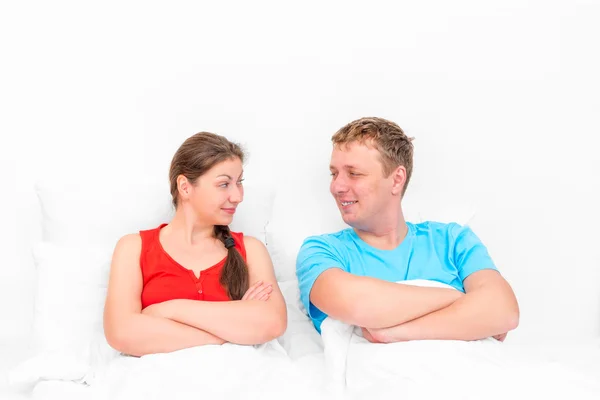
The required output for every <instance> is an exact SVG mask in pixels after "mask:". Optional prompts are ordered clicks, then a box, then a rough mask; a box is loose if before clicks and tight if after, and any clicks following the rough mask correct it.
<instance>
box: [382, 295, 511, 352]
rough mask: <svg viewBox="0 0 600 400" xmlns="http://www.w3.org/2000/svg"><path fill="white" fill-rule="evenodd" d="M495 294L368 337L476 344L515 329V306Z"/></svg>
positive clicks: (469, 299) (460, 302) (465, 298)
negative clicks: (463, 341) (462, 341)
mask: <svg viewBox="0 0 600 400" xmlns="http://www.w3.org/2000/svg"><path fill="white" fill-rule="evenodd" d="M499 290H501V289H496V290H489V289H487V290H477V291H473V292H471V293H468V294H467V295H465V296H463V297H462V298H460V299H458V300H457V301H456V302H454V303H452V304H451V305H450V306H448V307H445V308H443V309H441V310H439V311H435V312H432V313H430V314H427V315H425V316H423V317H420V318H417V319H414V320H412V321H409V322H406V323H404V324H400V325H397V326H393V327H390V328H386V329H380V330H373V332H371V334H372V335H373V336H374V338H375V339H376V340H378V341H381V342H388V343H389V342H399V341H408V340H478V339H483V338H486V337H491V336H494V335H498V334H502V333H506V332H509V331H511V330H513V329H515V328H516V326H517V325H518V318H519V316H518V314H519V313H518V306H517V305H516V303H514V304H513V302H512V301H510V299H507V298H506V296H503V295H502V293H499Z"/></svg>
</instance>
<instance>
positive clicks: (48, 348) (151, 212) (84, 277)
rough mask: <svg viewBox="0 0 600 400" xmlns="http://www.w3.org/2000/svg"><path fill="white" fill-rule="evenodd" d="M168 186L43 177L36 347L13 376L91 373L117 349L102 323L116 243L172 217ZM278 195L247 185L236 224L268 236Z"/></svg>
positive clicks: (26, 379) (24, 379)
mask: <svg viewBox="0 0 600 400" xmlns="http://www.w3.org/2000/svg"><path fill="white" fill-rule="evenodd" d="M82 182H83V181H82ZM168 189H169V188H168V185H166V184H164V185H161V184H157V183H156V182H153V181H149V180H145V181H142V180H137V181H135V182H132V183H131V184H125V183H124V182H119V181H116V182H115V181H110V180H106V181H105V182H97V181H93V183H91V182H90V181H85V182H83V183H75V184H73V185H71V184H68V183H66V182H62V183H61V182H53V183H51V182H49V181H45V182H39V183H38V184H37V185H36V191H37V194H38V198H39V200H40V205H41V210H42V232H43V241H42V242H41V243H39V244H38V245H37V246H36V247H35V249H34V258H35V264H36V274H37V285H36V291H35V311H34V327H33V328H34V329H33V350H34V355H33V356H32V357H31V358H30V359H28V360H26V361H25V362H24V363H22V364H21V365H20V366H19V367H17V368H16V369H15V371H13V375H12V379H13V383H33V382H35V381H36V380H39V379H63V380H86V381H89V380H90V379H91V376H92V377H93V373H94V368H95V366H96V367H97V366H98V364H99V363H101V362H103V360H108V359H110V358H111V357H113V356H115V355H116V352H115V351H114V350H112V349H111V348H110V347H109V346H108V344H107V343H106V340H105V338H104V333H103V326H102V314H103V308H104V300H105V296H106V290H107V284H108V275H109V270H110V262H111V258H112V253H113V250H114V246H115V244H116V242H117V241H118V239H119V238H120V237H121V236H123V235H125V234H128V233H135V232H138V231H140V230H142V229H151V228H155V227H157V226H158V225H159V224H160V223H163V222H169V221H170V218H171V217H172V214H173V208H172V206H171V198H170V194H169V190H168ZM272 202H273V189H272V188H271V187H269V186H267V185H257V184H255V185H246V190H245V196H244V201H243V202H242V203H241V204H240V206H239V209H238V212H237V213H236V215H235V217H234V221H233V223H232V224H231V229H232V230H234V231H241V232H244V234H246V235H250V236H255V237H256V238H258V239H259V240H261V241H263V242H265V240H266V238H265V227H266V226H267V224H268V221H269V218H270V214H271V208H272Z"/></svg>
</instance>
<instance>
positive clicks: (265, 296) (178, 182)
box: [104, 132, 287, 356]
mask: <svg viewBox="0 0 600 400" xmlns="http://www.w3.org/2000/svg"><path fill="white" fill-rule="evenodd" d="M243 161H244V154H243V152H242V150H241V149H240V147H239V146H238V145H237V144H235V143H231V142H229V141H228V140H227V139H226V138H224V137H222V136H219V135H215V134H212V133H206V132H201V133H198V134H196V135H194V136H192V137H190V138H188V139H187V140H186V141H185V142H184V143H183V144H182V145H181V147H180V148H179V149H178V150H177V152H176V153H175V156H174V157H173V160H172V162H171V169H170V173H169V178H170V181H171V195H172V197H173V205H174V206H175V216H174V217H173V219H172V220H171V221H170V222H169V223H168V224H162V225H160V226H159V227H157V228H155V229H152V230H147V231H140V233H139V234H131V235H126V236H124V237H123V238H121V239H120V240H119V242H118V243H117V245H116V248H115V251H114V254H113V260H112V265H111V272H110V278H109V284H108V293H107V298H106V305H105V310H104V333H105V335H106V339H107V341H108V343H109V344H110V345H111V346H112V347H113V348H114V349H116V350H118V351H120V352H122V353H126V354H129V355H133V356H142V355H145V354H152V353H165V352H171V351H175V350H179V349H184V348H189V347H194V346H200V345H206V344H223V343H225V342H231V343H237V344H246V345H253V344H260V343H265V342H268V341H270V340H272V339H275V338H277V337H278V336H280V335H282V334H283V332H284V331H285V329H286V325H287V314H286V307H285V302H284V300H283V296H282V294H281V292H280V290H279V287H278V285H277V281H276V279H275V274H274V271H273V265H272V262H271V259H270V257H269V254H268V252H267V250H266V248H265V246H264V245H263V244H262V243H261V242H260V241H259V240H257V239H255V238H253V237H249V236H244V235H243V233H237V232H230V230H229V228H228V225H229V224H230V223H231V221H232V219H233V215H234V213H235V210H236V207H237V206H238V204H239V203H240V202H241V201H242V199H243V195H244V189H243V186H242V180H243V179H242V173H243V167H242V165H243Z"/></svg>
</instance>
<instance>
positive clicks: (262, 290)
mask: <svg viewBox="0 0 600 400" xmlns="http://www.w3.org/2000/svg"><path fill="white" fill-rule="evenodd" d="M272 290H273V285H271V284H263V285H261V286H259V287H258V288H256V289H255V290H254V292H253V293H252V294H251V295H250V296H248V300H252V299H257V298H259V297H260V296H262V294H263V293H265V292H268V293H271V291H272Z"/></svg>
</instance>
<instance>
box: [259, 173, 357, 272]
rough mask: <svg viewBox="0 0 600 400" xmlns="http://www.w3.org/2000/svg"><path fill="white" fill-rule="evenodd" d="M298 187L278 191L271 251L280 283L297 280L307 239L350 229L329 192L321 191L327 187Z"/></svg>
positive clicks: (271, 227)
mask: <svg viewBox="0 0 600 400" xmlns="http://www.w3.org/2000/svg"><path fill="white" fill-rule="evenodd" d="M295 183H296V182H294V184H293V185H283V186H280V187H279V188H278V189H277V193H276V195H275V200H274V203H273V214H272V218H271V220H270V222H269V226H268V228H267V248H268V250H269V253H270V255H271V258H272V260H273V265H274V267H275V275H276V277H277V280H278V281H289V280H295V279H297V278H296V257H297V255H298V250H300V246H301V245H302V242H303V241H304V239H306V238H307V237H308V236H311V235H320V234H323V233H332V232H336V231H339V230H341V229H345V228H347V227H348V226H347V225H346V224H345V223H344V221H343V220H342V218H341V216H340V212H339V211H338V209H337V207H336V205H335V201H334V200H333V198H332V196H331V194H330V193H329V192H328V191H327V190H326V188H325V190H317V188H318V187H319V186H323V185H319V184H318V183H316V184H315V185H314V186H313V187H312V190H307V189H302V188H298V187H296V186H295ZM305 186H308V185H305ZM308 188H309V189H310V188H311V186H308Z"/></svg>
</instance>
